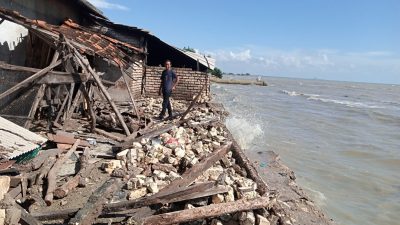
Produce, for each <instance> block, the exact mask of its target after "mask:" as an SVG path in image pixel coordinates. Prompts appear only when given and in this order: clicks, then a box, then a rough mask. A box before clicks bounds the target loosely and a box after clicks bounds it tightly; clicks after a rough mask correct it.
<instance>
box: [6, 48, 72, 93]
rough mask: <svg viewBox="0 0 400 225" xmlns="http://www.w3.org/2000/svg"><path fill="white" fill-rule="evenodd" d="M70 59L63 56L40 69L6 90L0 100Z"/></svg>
mask: <svg viewBox="0 0 400 225" xmlns="http://www.w3.org/2000/svg"><path fill="white" fill-rule="evenodd" d="M69 57H71V55H70V54H69V55H67V56H65V57H64V58H63V59H60V60H58V61H56V62H54V63H52V64H50V65H49V66H48V67H46V68H44V69H41V70H40V71H38V72H37V73H35V74H33V75H32V76H30V77H28V78H26V79H25V80H23V81H21V82H19V83H18V84H17V85H15V86H14V87H12V88H10V89H8V90H7V91H5V92H3V93H1V94H0V100H1V99H3V98H4V97H6V96H8V95H10V94H12V93H14V92H15V91H17V90H19V89H20V88H22V87H24V86H26V85H28V84H29V83H31V82H33V81H34V80H36V79H38V78H40V77H42V76H43V75H45V74H47V73H48V72H49V71H50V70H52V69H53V68H55V67H57V66H59V65H60V64H61V63H62V61H63V60H65V59H66V58H69Z"/></svg>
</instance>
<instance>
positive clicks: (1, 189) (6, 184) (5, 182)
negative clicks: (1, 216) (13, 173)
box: [0, 176, 11, 200]
mask: <svg viewBox="0 0 400 225" xmlns="http://www.w3.org/2000/svg"><path fill="white" fill-rule="evenodd" d="M10 181H11V178H10V177H9V176H0V200H3V198H4V195H5V194H6V193H7V192H8V189H9V188H10Z"/></svg>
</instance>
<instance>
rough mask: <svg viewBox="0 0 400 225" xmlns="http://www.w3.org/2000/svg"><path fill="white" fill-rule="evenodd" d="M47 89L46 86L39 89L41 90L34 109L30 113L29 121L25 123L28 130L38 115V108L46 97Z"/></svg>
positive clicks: (43, 85)
mask: <svg viewBox="0 0 400 225" xmlns="http://www.w3.org/2000/svg"><path fill="white" fill-rule="evenodd" d="M45 89H46V85H45V84H42V85H41V86H40V87H39V90H38V92H37V94H36V97H35V100H34V101H33V104H32V108H31V110H30V111H29V115H28V120H27V121H26V122H25V128H26V129H29V128H30V126H31V123H32V120H33V119H34V117H35V114H36V110H37V107H38V106H39V103H40V101H41V100H42V98H43V96H44V90H45Z"/></svg>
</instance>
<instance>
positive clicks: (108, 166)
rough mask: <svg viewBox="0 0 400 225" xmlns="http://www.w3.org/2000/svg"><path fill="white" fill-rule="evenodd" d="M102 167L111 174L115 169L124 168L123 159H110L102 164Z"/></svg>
mask: <svg viewBox="0 0 400 225" xmlns="http://www.w3.org/2000/svg"><path fill="white" fill-rule="evenodd" d="M101 168H102V169H103V170H104V171H106V172H107V173H108V174H111V173H112V172H113V171H114V170H115V169H117V168H122V161H121V160H110V161H108V162H105V163H103V164H102V165H101Z"/></svg>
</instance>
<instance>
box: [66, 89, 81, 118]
mask: <svg viewBox="0 0 400 225" xmlns="http://www.w3.org/2000/svg"><path fill="white" fill-rule="evenodd" d="M78 85H79V89H78V92H77V93H76V95H75V98H74V100H73V102H72V105H71V108H70V109H69V110H68V112H67V116H66V120H65V121H64V126H65V122H66V121H67V120H69V119H71V117H72V114H73V113H74V111H75V109H76V107H77V106H78V104H79V102H81V97H82V91H81V89H80V87H81V86H82V84H78Z"/></svg>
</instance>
